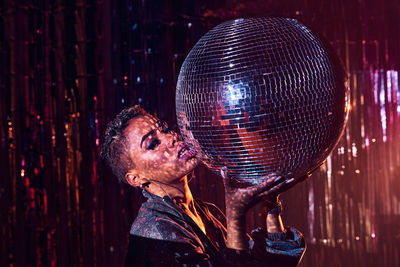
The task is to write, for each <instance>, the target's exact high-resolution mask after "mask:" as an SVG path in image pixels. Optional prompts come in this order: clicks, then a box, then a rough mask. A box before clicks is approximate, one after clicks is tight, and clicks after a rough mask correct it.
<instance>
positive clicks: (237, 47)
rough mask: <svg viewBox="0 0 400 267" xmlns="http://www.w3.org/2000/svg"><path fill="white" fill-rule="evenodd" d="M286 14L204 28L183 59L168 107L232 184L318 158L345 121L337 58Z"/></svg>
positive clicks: (292, 171)
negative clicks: (172, 105)
mask: <svg viewBox="0 0 400 267" xmlns="http://www.w3.org/2000/svg"><path fill="white" fill-rule="evenodd" d="M329 51H330V50H328V48H327V46H326V45H325V44H324V43H323V42H322V41H321V40H320V39H318V37H317V36H316V35H315V34H313V33H312V32H311V31H310V30H309V29H308V28H307V27H306V26H304V25H303V24H301V23H300V22H298V21H297V20H295V19H287V18H246V19H236V20H231V21H227V22H225V23H222V24H220V25H218V26H216V27H215V28H213V29H212V30H210V31H209V32H208V33H206V34H205V35H204V36H203V37H202V38H201V39H200V40H199V41H198V42H197V43H196V45H195V46H194V47H193V49H192V50H191V51H190V53H189V55H188V56H187V58H186V59H185V61H184V62H183V65H182V68H181V71H180V73H179V78H178V83H177V90H176V114H177V118H178V125H179V128H180V130H181V134H182V136H183V138H184V140H185V142H186V143H187V144H188V146H190V147H191V148H193V149H195V150H196V151H197V157H198V158H199V159H200V160H201V161H202V162H203V163H204V164H205V165H206V166H207V167H209V168H210V169H211V170H213V171H215V172H216V173H219V170H220V168H221V167H222V166H227V168H228V172H229V174H230V175H231V176H232V177H234V178H236V180H237V181H238V182H239V183H242V184H244V185H251V184H257V183H260V182H261V181H262V180H263V178H262V177H264V176H266V175H268V174H270V173H277V174H278V175H281V176H283V177H284V178H286V179H289V178H291V177H298V176H301V175H304V174H306V173H308V172H310V171H312V170H313V169H315V168H316V167H317V166H319V165H320V164H321V163H322V162H323V161H324V160H325V159H326V158H327V157H328V155H329V154H330V152H331V151H332V150H333V148H334V147H335V146H336V144H337V142H338V140H339V139H340V137H341V135H342V133H343V129H344V126H345V124H346V122H347V118H348V111H349V90H348V88H347V86H346V85H345V73H344V71H343V69H342V68H341V65H340V63H338V62H339V61H338V59H337V58H336V57H335V56H333V54H331V53H330V52H329Z"/></svg>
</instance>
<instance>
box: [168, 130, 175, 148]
mask: <svg viewBox="0 0 400 267" xmlns="http://www.w3.org/2000/svg"><path fill="white" fill-rule="evenodd" d="M166 135H168V142H167V144H168V147H169V148H173V147H174V146H175V144H176V142H177V141H178V135H177V134H176V133H175V132H170V133H167V134H166Z"/></svg>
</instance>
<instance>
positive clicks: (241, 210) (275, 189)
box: [221, 167, 309, 250]
mask: <svg viewBox="0 0 400 267" xmlns="http://www.w3.org/2000/svg"><path fill="white" fill-rule="evenodd" d="M221 176H222V178H223V183H224V188H225V206H226V218H227V232H228V237H227V247H229V248H233V249H238V250H243V249H247V248H248V246H247V238H246V217H245V216H246V212H247V211H248V210H249V208H251V207H252V206H253V205H255V204H256V203H258V202H260V201H263V200H266V201H267V203H270V205H271V206H274V205H276V203H277V201H278V196H279V194H280V193H282V192H284V191H286V190H288V189H290V188H292V187H293V186H294V185H295V184H297V183H298V182H301V181H304V180H305V179H307V178H308V177H309V175H304V176H302V177H300V178H298V179H294V178H291V179H289V180H285V179H283V178H282V177H281V176H279V175H276V174H269V175H268V176H266V177H264V178H263V180H264V181H263V182H261V183H259V184H257V185H253V186H249V187H245V188H239V187H236V186H234V184H235V183H234V182H235V180H234V179H233V178H231V177H229V175H228V173H227V168H226V167H223V168H222V169H221Z"/></svg>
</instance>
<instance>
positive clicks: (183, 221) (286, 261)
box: [125, 191, 305, 267]
mask: <svg viewBox="0 0 400 267" xmlns="http://www.w3.org/2000/svg"><path fill="white" fill-rule="evenodd" d="M144 195H145V196H146V197H147V198H148V200H147V201H146V202H144V203H143V204H142V207H141V208H140V210H139V214H138V216H137V218H136V220H135V221H134V222H133V224H132V227H131V231H130V241H129V248H128V254H127V256H126V260H125V264H126V266H188V267H189V266H240V267H245V266H296V265H297V264H298V262H299V261H300V259H301V257H302V255H303V253H304V250H305V243H304V238H303V236H302V235H301V233H300V232H298V231H297V230H296V229H293V228H288V229H286V233H282V234H275V235H273V234H268V233H266V232H264V231H263V230H261V229H256V230H254V231H253V232H252V233H251V238H249V249H248V250H246V251H238V250H233V249H229V248H227V247H226V245H225V241H226V228H225V226H224V225H225V216H224V215H223V213H222V212H221V211H220V210H219V209H218V208H217V207H216V206H214V205H212V204H209V203H204V202H202V201H199V200H196V201H195V206H196V210H197V212H198V213H199V215H200V216H201V218H202V220H203V223H204V226H205V229H206V233H207V235H205V234H204V232H203V231H202V230H201V229H200V228H199V227H198V226H197V224H196V223H195V222H194V221H193V220H192V219H191V218H190V217H189V216H187V215H186V214H185V213H183V212H182V211H181V210H180V209H179V208H178V207H177V206H175V204H174V203H173V202H172V200H171V199H170V198H168V197H164V198H160V197H158V196H155V195H152V194H149V193H147V192H145V191H144Z"/></svg>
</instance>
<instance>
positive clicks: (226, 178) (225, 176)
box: [220, 166, 232, 191]
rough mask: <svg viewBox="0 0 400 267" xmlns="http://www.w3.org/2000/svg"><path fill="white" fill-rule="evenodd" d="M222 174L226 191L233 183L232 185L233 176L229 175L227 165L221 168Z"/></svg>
mask: <svg viewBox="0 0 400 267" xmlns="http://www.w3.org/2000/svg"><path fill="white" fill-rule="evenodd" d="M220 173H221V176H222V182H223V184H224V187H225V191H227V190H230V189H231V187H232V185H231V177H229V175H228V168H227V167H226V166H224V167H222V168H221V170H220Z"/></svg>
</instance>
